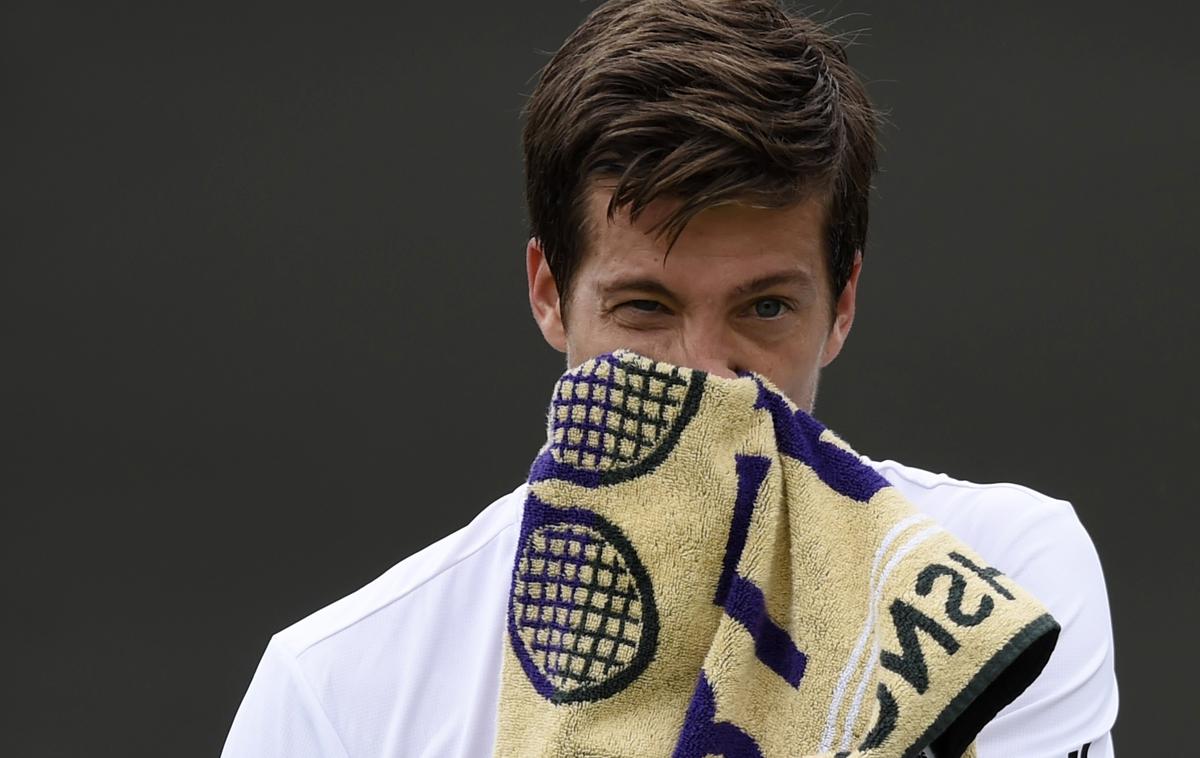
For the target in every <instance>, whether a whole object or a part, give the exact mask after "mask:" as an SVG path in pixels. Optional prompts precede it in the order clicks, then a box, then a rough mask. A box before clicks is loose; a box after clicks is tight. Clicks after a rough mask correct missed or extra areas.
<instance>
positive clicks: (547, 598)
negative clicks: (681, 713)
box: [509, 493, 658, 703]
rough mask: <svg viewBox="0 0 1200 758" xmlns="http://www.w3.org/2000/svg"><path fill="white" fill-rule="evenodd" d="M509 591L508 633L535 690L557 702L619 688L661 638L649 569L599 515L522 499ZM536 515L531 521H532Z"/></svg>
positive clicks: (533, 498)
mask: <svg viewBox="0 0 1200 758" xmlns="http://www.w3.org/2000/svg"><path fill="white" fill-rule="evenodd" d="M525 507H526V515H525V523H524V524H523V525H522V542H521V549H520V551H519V552H518V553H517V559H516V566H515V567H514V570H513V582H512V591H511V593H510V598H509V601H510V602H509V636H510V639H511V642H512V646H513V649H514V652H515V653H516V655H517V658H518V659H519V660H520V661H521V664H522V667H523V668H524V670H525V673H526V675H527V676H528V678H529V680H530V682H531V684H533V686H534V689H535V690H537V691H538V692H539V693H540V694H541V695H542V696H543V697H545V698H546V699H548V700H550V701H552V702H555V703H569V702H581V701H589V700H599V699H602V698H605V697H609V696H611V695H613V694H616V693H617V692H619V691H620V690H622V689H624V688H625V687H626V686H628V685H629V683H630V682H632V681H633V680H634V679H636V678H637V677H638V675H639V674H641V672H642V671H643V670H644V669H645V668H646V666H647V665H648V664H649V662H650V660H651V659H652V658H653V656H654V650H655V648H656V646H657V644H658V611H657V608H656V607H655V604H654V593H653V588H652V587H651V584H650V578H649V575H648V574H647V573H646V570H645V568H644V567H643V565H642V563H641V560H640V559H639V558H638V556H637V553H636V552H635V551H634V549H633V545H632V544H630V542H629V540H628V539H627V538H626V537H625V535H624V534H623V533H622V532H621V531H620V530H619V529H618V528H617V527H616V526H614V525H613V524H612V523H610V522H609V521H607V520H605V519H604V518H603V517H601V516H600V515H599V514H596V513H594V512H592V511H588V510H584V509H580V508H558V507H553V506H550V505H547V504H545V503H543V502H541V501H540V500H538V499H537V497H536V496H535V495H533V494H532V493H531V494H530V495H529V500H528V501H527V503H526V506H525ZM531 517H532V518H531Z"/></svg>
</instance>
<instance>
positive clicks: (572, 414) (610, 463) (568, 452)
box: [530, 350, 706, 487]
mask: <svg viewBox="0 0 1200 758" xmlns="http://www.w3.org/2000/svg"><path fill="white" fill-rule="evenodd" d="M705 377H706V374H705V373H704V372H703V371H699V370H696V369H690V368H685V367H682V366H674V365H671V364H669V363H662V362H656V361H654V360H652V359H650V358H647V357H645V356H641V355H637V354H636V353H632V352H629V351H624V350H618V351H616V352H614V353H606V354H604V355H600V356H597V357H595V358H592V359H590V360H588V361H586V362H584V363H583V364H582V365H580V366H578V367H577V368H575V369H573V370H571V371H569V372H567V373H566V374H564V375H563V376H562V378H560V379H559V380H558V383H557V384H556V385H555V387H554V398H553V400H552V401H551V404H550V419H549V442H548V444H547V449H546V451H545V452H544V453H543V454H542V455H541V456H539V457H538V460H537V461H535V463H534V467H533V471H532V472H531V476H530V481H538V480H541V479H550V478H560V479H567V480H569V481H573V482H575V483H577V484H582V485H584V486H589V487H597V486H600V485H604V484H613V483H616V482H620V481H625V480H627V479H631V478H633V477H636V476H640V475H642V474H644V473H647V472H649V471H652V470H653V469H654V468H655V467H656V466H658V464H659V463H661V462H662V461H663V459H665V458H666V456H667V455H668V454H669V453H670V451H671V449H672V448H673V447H674V446H675V443H676V442H677V441H678V439H679V436H680V434H681V433H682V432H683V429H684V428H685V427H686V425H687V423H688V421H690V420H691V418H692V417H693V416H695V414H696V411H697V409H698V408H699V405H700V396H701V394H702V393H703V391H704V381H705Z"/></svg>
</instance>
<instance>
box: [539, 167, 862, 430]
mask: <svg viewBox="0 0 1200 758" xmlns="http://www.w3.org/2000/svg"><path fill="white" fill-rule="evenodd" d="M609 197H610V192H609V191H608V190H607V189H605V188H603V187H595V188H593V189H592V190H591V191H590V192H589V194H588V197H587V214H588V226H587V228H588V229H589V230H590V234H589V235H588V238H587V240H586V245H585V246H586V252H585V254H584V256H583V259H582V261H581V262H580V266H579V269H578V270H577V273H576V275H575V279H574V281H573V283H572V290H571V294H570V302H569V303H568V306H567V308H566V315H567V321H566V323H564V322H563V318H562V311H563V309H562V308H561V307H560V303H559V299H558V291H557V288H556V287H555V285H554V280H553V277H552V276H551V274H550V271H549V268H548V267H547V266H546V263H545V259H544V257H543V255H542V251H541V248H540V246H539V243H538V242H537V241H536V240H530V243H529V247H528V250H527V268H528V276H529V297H530V304H531V306H532V308H533V312H534V317H535V319H536V320H537V322H538V326H539V327H540V328H541V330H542V334H543V335H544V336H545V337H546V340H547V342H549V343H550V344H551V345H552V346H553V347H555V348H556V349H558V350H560V351H563V352H565V353H566V354H567V363H568V365H570V366H575V365H578V364H579V363H581V362H583V361H585V360H587V359H588V358H590V357H592V356H595V355H598V354H600V353H605V352H610V351H612V350H616V349H618V348H628V349H630V350H633V351H635V352H638V353H641V354H643V355H647V356H650V357H652V358H655V359H657V360H662V361H667V362H670V363H674V364H677V365H682V366H689V367H692V368H698V369H702V370H704V371H707V372H709V373H712V374H716V375H718V376H726V377H732V376H735V375H736V373H737V372H739V371H747V370H748V371H754V372H757V373H759V374H762V375H763V376H766V377H767V378H768V379H770V380H771V381H772V382H773V383H774V384H775V385H776V386H778V387H779V388H780V389H781V390H783V392H784V393H785V394H787V395H788V397H790V398H791V399H792V400H793V401H794V402H795V403H796V404H797V405H799V406H800V407H802V408H804V409H805V410H807V411H810V412H811V411H812V408H813V403H814V402H815V399H816V392H817V378H818V375H819V373H820V370H821V368H823V367H824V366H826V365H827V364H828V363H829V362H830V361H832V360H833V359H834V358H835V357H836V356H837V354H838V352H840V351H841V348H842V345H843V343H844V342H845V339H846V335H847V334H848V333H849V330H850V325H851V323H852V321H853V319H854V298H855V291H856V288H857V284H858V274H859V270H860V268H861V258H858V259H856V260H855V264H854V270H853V272H852V274H851V277H850V281H849V283H848V284H847V285H846V288H845V290H843V291H842V293H840V295H839V296H838V298H837V300H836V302H835V303H834V307H833V308H832V309H831V308H830V300H831V298H832V293H831V292H830V286H829V273H828V263H827V260H826V254H825V244H824V241H823V238H824V235H823V233H822V229H823V220H824V213H825V209H824V204H823V203H822V202H821V199H820V198H814V199H813V200H809V201H805V202H802V203H799V204H796V205H793V206H790V207H788V208H784V209H762V208H751V207H748V206H744V205H728V206H722V207H718V208H712V209H709V210H705V211H702V212H701V213H700V214H698V215H697V216H695V217H694V218H693V219H692V220H691V221H690V222H689V223H688V225H687V227H686V228H685V229H684V231H683V233H682V234H681V235H680V237H679V239H678V240H677V241H676V243H675V245H674V247H672V248H671V250H670V254H669V255H668V254H667V241H666V239H664V238H661V237H658V236H655V235H652V234H651V233H650V229H651V228H652V227H653V226H654V223H655V222H656V221H658V220H659V219H661V218H663V217H665V215H666V214H667V213H669V212H670V210H671V209H672V208H673V205H672V201H661V202H656V203H655V204H652V205H651V206H650V207H649V208H648V209H647V211H646V212H645V213H644V214H643V215H642V217H641V218H639V219H638V221H637V223H630V221H629V217H628V215H627V214H625V213H619V214H618V215H617V216H616V217H615V218H614V219H613V221H612V222H609V221H608V220H607V218H606V209H607V206H608V200H609Z"/></svg>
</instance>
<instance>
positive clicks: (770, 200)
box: [524, 0, 879, 307]
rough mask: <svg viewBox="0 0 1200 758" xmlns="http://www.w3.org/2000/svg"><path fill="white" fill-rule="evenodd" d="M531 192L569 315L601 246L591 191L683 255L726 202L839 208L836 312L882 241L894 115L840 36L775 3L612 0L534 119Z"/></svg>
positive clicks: (834, 256) (528, 147)
mask: <svg viewBox="0 0 1200 758" xmlns="http://www.w3.org/2000/svg"><path fill="white" fill-rule="evenodd" d="M525 116H526V122H525V131H524V148H525V196H526V202H527V205H528V209H529V219H530V234H531V236H533V237H536V238H537V239H538V240H539V241H540V242H541V245H542V249H543V251H544V253H545V256H546V261H547V264H548V265H549V267H550V270H551V272H552V274H553V275H554V280H555V283H556V284H557V286H558V291H559V295H560V302H561V303H562V304H563V307H565V305H566V302H567V299H568V297H569V293H570V286H571V282H572V279H573V277H574V274H575V272H576V270H577V269H578V266H579V262H580V259H581V257H582V254H583V251H584V243H585V238H586V234H585V221H586V218H585V215H584V211H585V205H584V199H585V198H584V191H585V190H586V189H587V188H588V186H589V184H590V183H591V182H592V181H594V180H597V179H611V180H615V183H616V184H615V189H614V191H613V195H612V200H611V202H610V203H609V206H608V217H609V218H610V219H611V218H612V217H613V216H614V215H615V214H616V212H617V211H618V209H627V210H628V212H629V214H630V216H631V218H633V219H637V217H638V216H639V215H640V214H641V213H642V212H643V211H644V210H645V208H646V206H647V205H649V204H650V203H651V202H652V201H653V200H655V199H657V198H660V197H675V198H679V199H680V200H681V201H682V202H681V204H680V205H679V207H678V208H677V209H676V210H675V211H674V213H673V214H671V215H670V216H669V217H667V218H666V219H664V220H663V221H662V222H661V223H659V224H657V225H656V228H655V230H654V231H655V233H659V234H664V233H665V234H666V235H667V236H668V239H669V240H670V243H671V244H674V242H675V240H676V239H677V238H678V236H679V234H680V233H681V232H682V231H683V229H684V227H685V226H686V225H687V223H688V221H689V220H691V218H692V217H693V216H695V215H696V214H697V213H699V212H700V211H702V210H704V209H705V208H709V207H712V206H715V205H721V204H725V203H731V202H746V203H750V204H753V205H757V206H765V207H773V208H778V207H785V206H787V205H790V204H792V203H795V202H797V201H799V200H802V199H804V198H805V197H807V196H808V194H809V193H812V192H817V193H821V194H823V195H824V196H825V199H826V207H827V211H828V212H827V216H826V228H825V236H826V240H827V244H828V256H829V257H828V260H829V264H830V265H829V272H830V278H831V285H832V290H831V291H832V292H833V293H834V298H833V300H834V301H836V299H837V294H838V293H840V292H841V291H842V288H843V287H845V285H846V281H847V280H848V278H849V276H850V271H851V269H852V266H853V261H854V254H855V251H857V250H862V249H863V248H864V246H865V243H866V234H867V205H868V195H869V192H870V185H871V176H872V174H873V173H874V171H875V167H876V159H875V151H876V137H875V133H876V130H877V127H878V121H879V118H878V114H877V112H876V111H875V110H874V109H873V107H872V106H871V103H870V101H869V100H868V99H867V94H866V91H865V89H864V88H863V85H862V82H861V81H859V79H858V77H857V76H856V75H855V73H854V72H853V71H852V70H851V69H850V67H849V64H848V62H847V59H846V53H845V50H844V48H843V46H842V45H841V43H840V42H839V41H838V40H837V38H836V37H835V36H834V35H833V34H831V33H830V32H829V31H827V30H826V29H825V28H824V27H822V26H821V25H819V24H817V23H816V22H814V21H812V20H809V19H807V18H802V17H798V16H794V15H789V14H788V13H787V12H785V11H784V10H782V9H781V8H780V7H779V6H778V4H777V3H776V2H773V1H772V0H724V1H722V0H611V2H607V3H605V4H604V5H602V6H600V7H598V8H597V9H596V10H594V11H593V12H592V13H591V14H590V15H589V16H588V17H587V19H586V20H585V21H584V22H583V24H582V25H580V27H579V28H578V29H576V30H575V32H574V33H573V34H571V36H570V37H569V38H567V40H566V42H565V43H563V46H562V47H561V48H560V49H559V51H558V52H557V53H556V54H555V55H554V57H553V58H552V59H551V60H550V62H549V63H548V64H547V65H546V67H545V69H544V70H543V72H542V77H541V80H540V81H539V82H538V86H537V88H536V89H535V90H534V92H533V95H532V96H531V97H530V99H529V102H528V104H527V105H526V108H525Z"/></svg>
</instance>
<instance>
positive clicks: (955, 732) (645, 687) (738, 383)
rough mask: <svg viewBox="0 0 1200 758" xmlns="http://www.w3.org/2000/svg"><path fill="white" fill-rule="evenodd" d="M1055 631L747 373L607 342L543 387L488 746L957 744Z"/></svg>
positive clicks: (860, 750)
mask: <svg viewBox="0 0 1200 758" xmlns="http://www.w3.org/2000/svg"><path fill="white" fill-rule="evenodd" d="M1058 628H1059V627H1058V624H1057V623H1056V622H1055V620H1054V619H1053V618H1052V617H1051V616H1050V615H1049V614H1047V612H1046V610H1045V609H1044V608H1043V607H1042V606H1041V605H1040V604H1038V602H1037V601H1036V600H1035V599H1033V598H1032V597H1031V596H1030V595H1029V594H1028V593H1027V592H1025V591H1024V590H1022V589H1021V588H1020V587H1019V586H1018V585H1016V584H1015V583H1014V582H1013V581H1012V580H1011V579H1009V578H1007V577H1005V576H1004V575H1003V574H1001V573H1000V571H999V570H998V569H997V568H995V567H992V566H989V565H987V563H986V562H985V561H984V560H983V559H982V558H980V557H979V556H978V555H977V554H975V553H974V552H973V551H972V550H971V549H970V548H969V547H967V546H966V545H964V544H963V543H962V542H960V541H958V540H957V539H955V538H954V537H953V536H951V535H950V534H949V533H947V532H946V531H945V530H943V529H942V528H941V527H939V526H938V525H937V524H936V523H935V522H934V521H933V520H932V519H931V518H929V517H928V516H925V515H923V514H922V513H920V512H919V511H917V510H916V509H915V508H914V507H913V506H912V505H911V504H910V503H908V502H907V501H906V500H905V499H904V498H903V497H902V496H901V495H900V493H899V492H897V491H896V490H895V489H894V488H893V487H891V486H889V485H888V483H887V481H886V480H884V479H883V478H882V477H881V476H880V475H879V474H878V473H876V472H875V471H874V470H873V469H871V468H870V467H869V466H867V465H865V464H863V463H862V462H861V460H860V459H859V457H858V456H857V455H856V454H855V453H854V452H853V451H852V450H851V449H850V448H849V447H848V446H847V445H846V444H845V443H844V442H842V440H840V439H839V438H838V437H837V436H836V435H834V434H833V433H832V432H831V431H829V430H828V429H826V428H825V427H823V426H822V425H821V424H820V423H818V422H817V421H815V420H814V419H813V418H812V417H811V416H809V415H808V414H806V413H804V412H803V411H800V410H798V409H797V408H796V406H795V405H794V404H792V403H791V402H790V401H789V400H788V399H787V398H785V397H784V396H783V395H782V394H781V393H780V392H778V391H777V390H776V389H775V388H774V387H773V386H772V385H771V384H770V383H769V382H768V381H766V380H765V379H763V378H762V377H760V376H758V375H754V374H747V375H745V376H742V377H740V378H737V379H724V378H720V377H714V376H710V375H707V374H705V373H704V372H701V371H696V370H692V369H688V368H682V367H677V366H672V365H670V364H666V363H662V362H656V361H653V360H651V359H649V358H646V357H643V356H639V355H636V354H634V353H630V352H626V351H618V352H616V353H612V354H606V355H602V356H599V357H597V358H594V359H592V360H589V361H587V362H586V363H584V364H583V365H581V366H579V367H578V368H575V369H572V370H571V371H568V372H567V373H566V374H564V375H563V376H562V378H561V379H560V380H559V381H558V383H557V385H556V386H555V390H554V397H553V401H552V404H551V408H550V419H549V437H548V440H547V443H546V445H545V446H544V447H543V449H542V450H541V452H540V453H539V455H538V457H537V459H536V460H535V462H534V464H533V467H532V470H531V472H530V477H529V493H528V496H527V500H526V502H525V507H524V515H523V518H522V521H521V530H520V537H519V540H518V547H517V553H516V555H515V556H514V567H513V577H512V584H511V591H510V598H509V603H508V624H507V631H506V636H507V638H508V639H507V642H508V644H507V645H505V654H504V661H503V670H502V674H501V690H500V705H499V712H498V730H497V739H496V751H495V755H496V756H504V757H506V758H507V757H520V758H529V757H530V756H554V757H555V758H561V757H562V756H581V757H582V756H586V757H588V758H616V757H617V756H621V757H622V758H631V757H633V756H639V757H640V756H674V758H705V756H724V757H725V758H747V757H751V756H763V757H764V758H783V757H784V756H789V757H790V756H816V755H822V756H826V755H827V756H834V755H838V756H848V755H861V756H916V755H918V754H919V753H920V751H921V750H922V749H923V748H926V747H930V746H932V748H933V750H934V752H935V754H936V755H937V757H938V758H952V757H954V756H960V755H964V754H968V755H969V754H970V753H971V749H970V744H971V742H972V740H973V739H974V738H975V735H976V734H977V733H978V732H979V730H980V729H981V728H982V727H983V725H984V724H986V723H987V721H989V720H990V719H991V718H992V717H993V716H994V715H995V714H996V713H997V712H998V711H999V710H1000V708H1002V707H1003V706H1004V705H1006V704H1007V703H1009V702H1010V701H1011V700H1012V699H1013V698H1015V697H1016V696H1017V695H1018V694H1019V693H1020V692H1021V691H1022V690H1023V689H1025V687H1027V686H1028V685H1029V683H1030V682H1032V681H1033V680H1034V678H1036V677H1037V675H1038V674H1039V673H1040V671H1041V669H1042V667H1043V666H1044V665H1045V662H1046V660H1047V659H1048V658H1049V655H1050V652H1051V650H1052V649H1053V647H1054V643H1055V641H1056V639H1057V635H1058Z"/></svg>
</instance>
